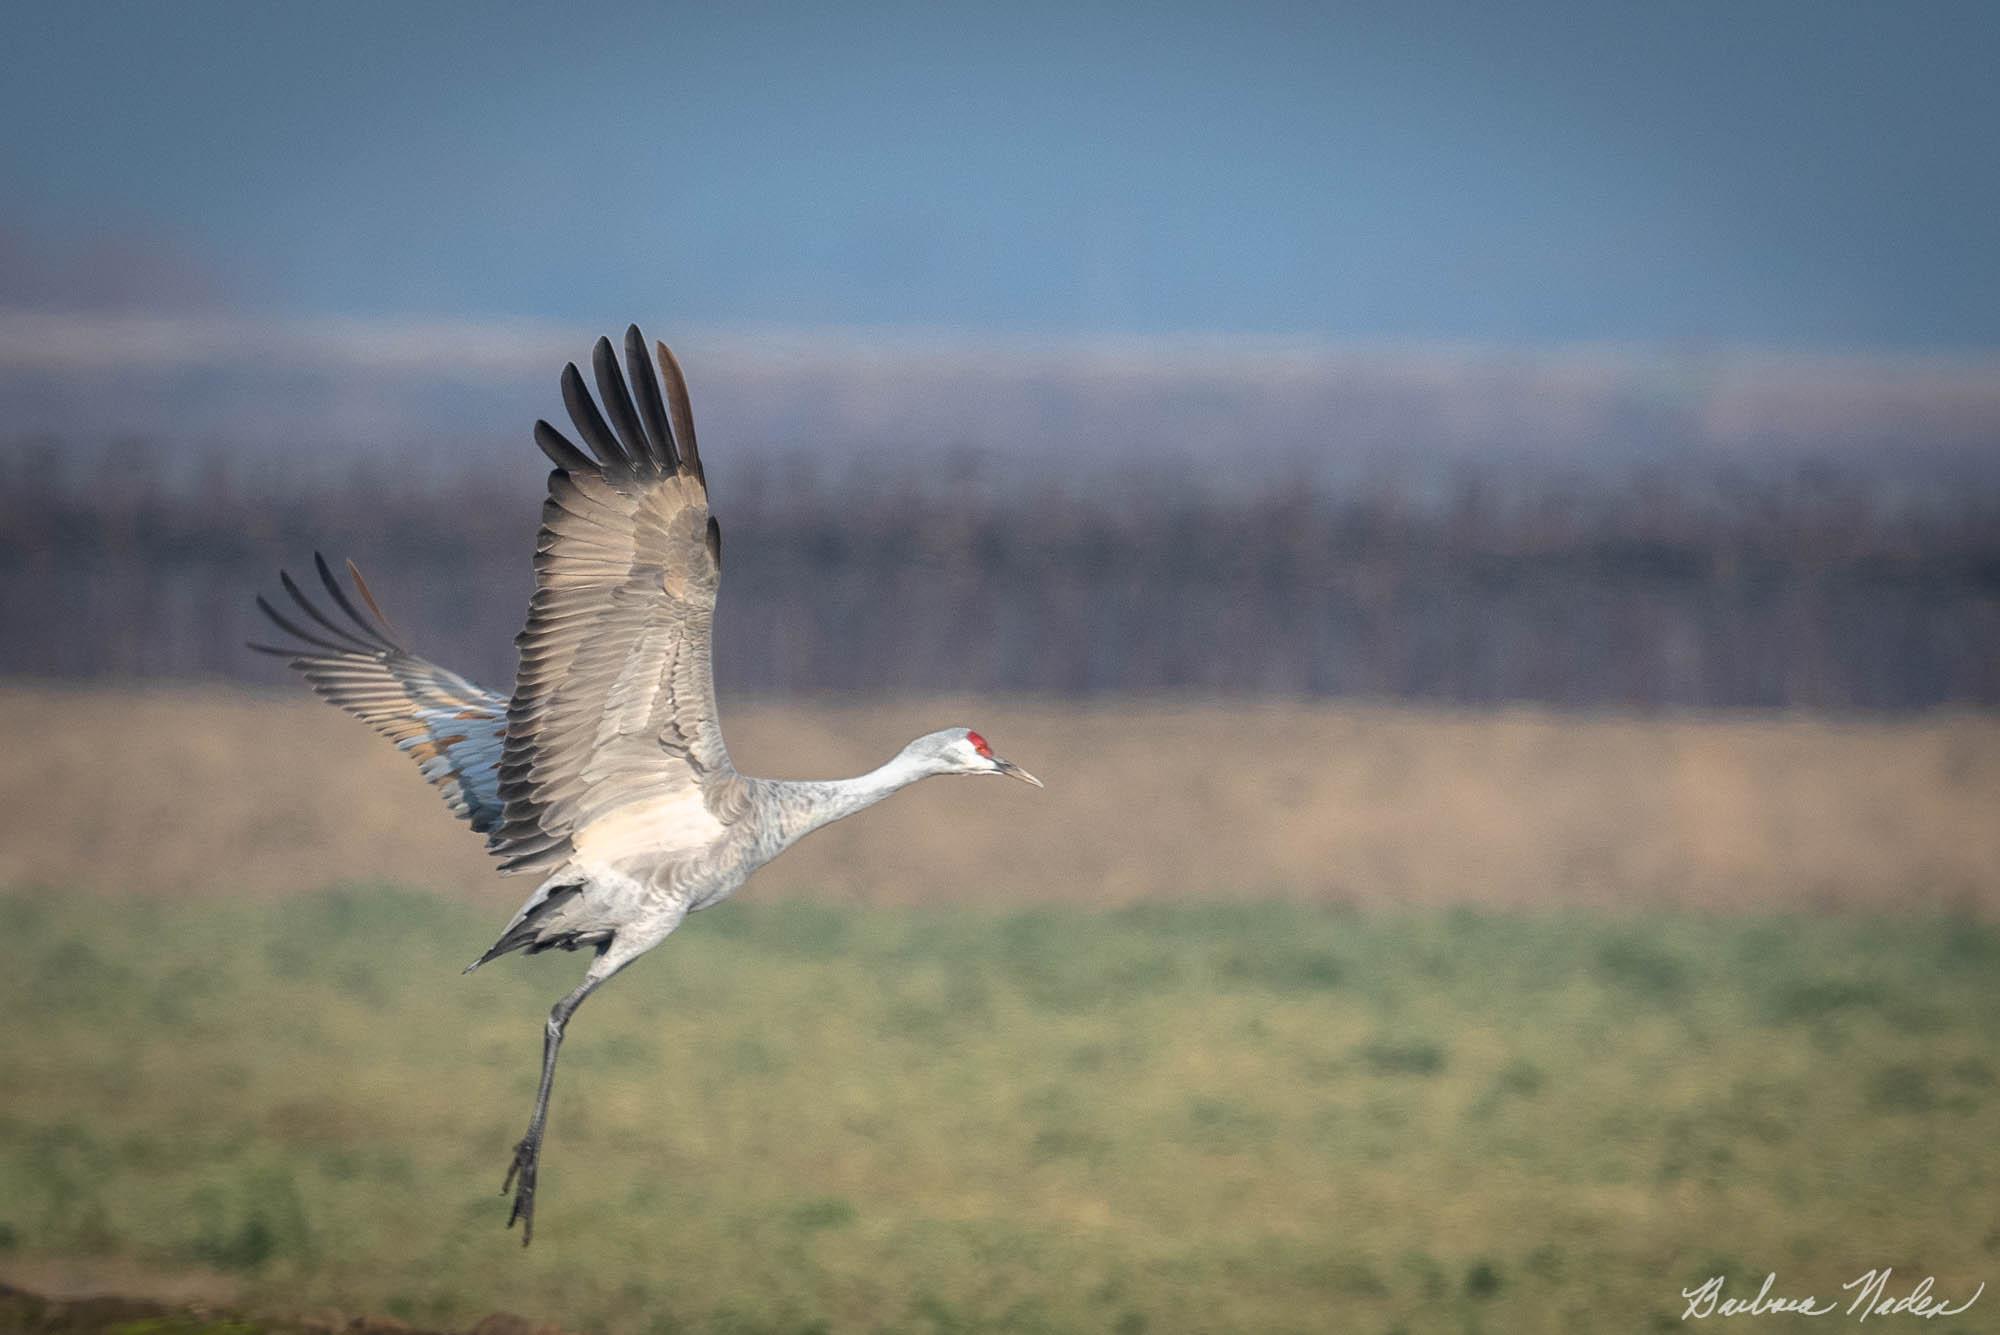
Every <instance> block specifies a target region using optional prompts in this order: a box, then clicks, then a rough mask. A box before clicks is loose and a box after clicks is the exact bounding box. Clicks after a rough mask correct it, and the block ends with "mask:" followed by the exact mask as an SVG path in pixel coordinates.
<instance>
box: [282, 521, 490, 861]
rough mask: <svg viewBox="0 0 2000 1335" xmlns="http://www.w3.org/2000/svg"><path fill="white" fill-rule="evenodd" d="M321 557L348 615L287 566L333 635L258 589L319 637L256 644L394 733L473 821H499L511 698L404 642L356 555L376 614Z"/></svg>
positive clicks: (289, 586) (297, 599)
mask: <svg viewBox="0 0 2000 1335" xmlns="http://www.w3.org/2000/svg"><path fill="white" fill-rule="evenodd" d="M313 564H314V566H315V567H316V568H317V569H318V571H319V577H320V582H321V583H322V584H324V585H325V586H326V590H327V593H328V595H329V597H330V598H331V599H332V600H333V604H334V606H335V608H336V609H337V610H338V611H340V612H341V613H343V614H345V615H346V617H347V618H348V623H347V624H342V623H341V622H339V621H336V620H335V619H334V618H333V617H331V616H329V615H328V614H327V612H326V611H325V609H323V608H322V607H321V606H320V605H319V604H317V603H315V602H314V601H313V600H312V599H311V598H310V597H308V596H307V595H306V593H305V591H304V590H303V589H301V588H300V587H299V585H298V581H296V580H294V579H293V578H292V577H291V575H290V573H289V572H286V571H279V572H278V582H279V583H280V584H281V585H282V586H283V587H284V590H285V592H286V593H287V594H288V595H290V597H291V599H292V601H293V602H294V603H296V604H298V606H299V609H300V610H301V611H303V612H304V613H305V614H306V616H307V618H309V619H310V621H311V622H312V623H313V624H315V625H317V626H319V627H321V628H323V629H324V630H326V631H327V632H328V634H330V635H331V636H333V637H334V638H332V639H329V638H327V637H326V636H323V635H319V634H316V633H312V632H309V631H307V630H305V629H304V628H303V627H302V626H300V625H299V624H297V623H296V622H294V621H292V620H291V619H290V618H289V617H287V616H285V615H283V614H282V613H280V612H279V611H278V610H277V609H276V608H275V607H273V606H272V605H271V604H270V602H269V601H268V600H267V599H265V598H264V597H263V596H262V595H259V596H258V598H257V606H258V607H260V608H262V609H263V611H264V614H265V615H266V616H267V617H269V618H270V619H271V621H272V622H274V623H275V624H276V625H277V627H278V629H280V630H282V631H284V632H285V633H286V634H287V635H290V636H292V637H293V638H294V639H297V640H299V641H301V642H302V643H303V644H305V645H308V646H311V647H310V648H309V649H301V648H299V647H298V646H296V645H294V646H291V647H282V646H276V645H265V644H252V645H251V646H250V647H251V648H252V649H255V650H257V651H258V652H260V653H267V654H275V655H277V656H278V657H280V658H284V659H286V660H287V661H288V662H289V663H290V665H291V666H292V667H293V668H294V669H295V670H297V671H298V672H299V673H300V674H301V675H302V676H304V677H305V679H306V680H307V681H308V682H310V683H311V684H312V688H313V691H314V692H315V693H316V694H318V695H320V696H322V697H324V698H325V699H326V700H328V701H330V702H331V703H333V704H335V705H338V706H339V707H340V708H342V709H344V710H346V711H347V712H348V713H350V714H352V715H354V716H355V717H356V718H358V719H360V720H361V721H362V722H364V723H366V724H367V725H368V726H369V727H371V728H373V729H374V730H375V731H376V732H379V733H381V734H382V735H383V736H384V737H387V738H388V739H389V740H390V741H392V742H394V743H395V744H396V749H397V750H399V751H401V752H403V753H404V754H405V755H407V756H409V757H410V758H411V759H412V760H414V761H416V763H417V768H418V769H419V771H420V772H421V773H422V774H423V776H424V778H425V779H426V780H428V781H429V782H430V784H431V785H432V786H433V787H435V788H436V789H437V790H438V795H439V796H441V797H442V798H444V800H445V804H446V805H447V806H449V807H450V808H451V809H452V811H453V812H454V813H456V814H457V815H458V816H459V817H460V818H461V819H462V820H465V821H466V822H468V823H469V824H470V825H471V826H472V828H473V829H475V830H477V831H479V832H480V833H481V834H490V833H491V832H492V831H494V830H496V829H498V828H499V826H500V821H501V816H502V813H503V807H502V803H501V800H500V760H501V754H502V750H503V747H504V745H505V742H506V733H507V701H506V699H505V698H504V697H502V696H500V695H498V694H495V693H494V692H492V691H489V690H486V689H485V688H483V687H480V686H475V685H474V684H473V683H471V682H469V681H467V680H466V679H465V678H464V677H461V676H459V675H458V674H457V673H456V672H452V671H449V670H447V669H445V668H442V667H439V666H438V665H437V664H436V663H433V662H431V661H429V660H428V659H423V658H418V657H417V656H416V655H415V654H412V653H410V652H409V651H408V650H407V649H405V648H403V647H402V645H400V644H398V643H397V642H396V640H395V638H394V636H393V634H392V632H391V631H390V628H389V623H388V618H387V617H384V616H383V615H382V611H381V608H380V607H379V606H378V605H377V603H376V601H375V596H374V595H373V594H372V593H371V592H369V589H368V585H367V583H366V581H364V580H363V579H362V578H361V572H360V571H359V570H357V569H355V567H354V564H353V562H349V563H348V566H347V573H348V576H349V578H350V579H352V580H353V582H354V590H355V592H356V593H357V594H359V595H360V597H361V601H362V603H363V604H365V605H366V606H367V608H368V610H369V611H370V612H372V613H373V614H374V616H373V618H372V619H371V618H369V617H366V616H363V615H362V613H361V611H360V609H359V608H357V607H356V606H355V605H354V603H353V601H352V600H351V599H349V598H348V596H347V592H346V590H344V589H342V588H341V587H340V582H339V581H338V580H336V579H335V578H334V575H333V570H332V568H331V567H329V566H328V565H327V563H326V558H325V557H323V556H321V555H319V554H318V553H314V554H313Z"/></svg>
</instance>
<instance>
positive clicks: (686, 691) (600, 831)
mask: <svg viewBox="0 0 2000 1335" xmlns="http://www.w3.org/2000/svg"><path fill="white" fill-rule="evenodd" d="M645 348H646V345H645V340H644V339H643V338H642V337H641V336H640V334H639V330H638V327H637V326H633V327H632V328H630V329H628V330H627V331H626V335H625V347H624V353H625V358H624V363H625V364H624V367H623V370H622V372H621V368H620V366H619V360H618V357H617V355H616V354H615V353H614V351H613V349H612V346H611V343H610V341H609V340H608V339H599V340H598V342H597V346H596V349H595V350H594V354H593V356H592V358H591V369H592V376H593V379H594V380H595V382H596V385H597V391H598V397H599V399H600V400H601V401H602V411H600V408H599V403H598V401H595V400H593V399H592V397H591V395H590V391H589V389H588V388H587V387H586V386H585V384H584V381H583V376H582V374H581V373H580V372H579V371H578V370H577V368H576V366H575V365H574V364H571V365H570V366H568V367H565V368H564V371H563V374H562V381H561V385H562V395H563V401H564V405H565V407H566V408H567V409H568V412H569V417H570V421H571V423H572V424H573V426H574V427H575V430H576V432H577V434H578V436H580V437H581V438H582V441H583V446H582V447H579V446H578V445H576V444H574V443H572V442H571V441H570V440H569V438H568V437H566V436H564V435H563V434H562V433H561V432H559V431H558V430H556V428H555V427H553V426H551V425H549V424H548V423H547V422H545V421H541V422H536V423H535V430H534V436H535V443H536V444H537V445H538V446H540V447H541V450H542V452H543V453H544V454H546V455H547V456H548V457H549V460H550V462H551V463H553V464H554V465H555V468H554V471H553V472H551V473H550V474H549V484H548V498H547V499H546V500H545V501H544V502H543V504H542V522H541V531H540V534H539V535H538V537H537V540H536V544H535V592H534V597H533V599H532V600H531V601H530V603H529V610H528V622H527V625H526V626H525V627H524V628H523V629H522V631H521V633H520V635H518V636H517V637H516V639H515V643H516V645H517V646H518V648H519V650H520V666H519V669H518V672H517V675H516V678H515V683H514V692H513V695H512V697H511V698H503V697H501V696H499V695H497V694H496V693H494V692H491V691H487V690H484V689H482V688H481V687H478V686H475V685H473V684H472V683H471V682H469V681H467V680H466V679H465V678H463V677H460V676H458V675H457V674H456V673H453V672H449V671H446V670H445V669H443V668H440V667H438V666H437V665H436V664H434V663H431V662H428V661H427V660H425V659H422V658H419V657H417V656H416V655H414V654H412V653H410V652H409V651H408V650H407V649H405V648H404V647H403V646H402V644H401V643H400V642H399V641H398V640H397V639H396V637H395V635H394V632H393V631H392V630H391V629H390V627H389V624H388V620H387V618H386V617H384V616H383V615H382V612H381V609H380V607H379V606H378V605H377V603H376V601H375V599H374V597H373V595H372V594H371V593H370V591H369V589H368V587H367V585H366V583H365V582H363V581H362V579H361V575H360V572H359V571H358V570H355V569H354V567H353V566H352V564H351V563H350V564H349V566H348V571H349V575H350V578H351V579H352V581H353V584H354V589H355V593H356V594H357V595H358V596H359V598H360V601H361V603H362V604H364V605H365V606H366V608H367V609H368V614H366V615H365V614H364V613H363V612H362V610H361V608H360V607H357V606H356V604H355V602H354V600H353V599H350V598H349V597H348V596H347V593H346V591H345V590H344V589H342V587H341V585H340V583H339V581H337V580H336V579H335V578H334V575H333V572H332V570H331V568H330V567H329V566H328V565H327V563H326V561H325V560H324V559H323V558H320V557H317V556H315V558H314V563H315V567H316V569H317V572H318V575H319V578H320V582H321V584H322V586H323V587H324V590H325V592H326V595H327V597H328V598H329V599H330V600H331V602H332V605H333V609H334V613H333V614H330V613H329V612H327V611H326V610H324V609H323V608H322V607H321V606H320V605H317V604H315V603H314V602H313V601H312V600H311V599H310V598H308V597H307V596H306V594H305V593H304V591H303V590H301V589H300V588H299V586H298V585H297V583H295V582H294V581H293V580H292V578H291V577H290V576H289V575H286V574H282V573H281V575H280V581H281V583H282V585H283V587H284V590H285V593H286V595H287V596H288V597H289V598H290V599H291V600H292V602H293V603H294V604H296V606H297V607H298V609H299V610H300V611H301V612H302V613H303V614H304V615H305V617H306V618H307V619H308V620H309V621H310V622H311V623H312V626H313V628H312V629H310V630H309V629H307V628H306V627H304V626H302V625H300V624H299V623H298V622H296V621H294V620H292V619H290V618H289V617H287V616H285V615H284V614H283V613H280V612H279V611H278V610H277V608H275V607H274V606H273V605H272V604H271V603H269V602H268V601H266V600H265V599H264V598H262V597H259V598H258V600H257V603H258V606H259V607H260V608H262V609H263V611H264V612H265V613H266V614H267V615H268V616H269V617H270V618H271V620H272V621H274V622H275V623H276V624H277V625H278V627H279V628H280V629H281V630H283V631H285V632H286V633H287V634H289V635H291V636H293V637H295V638H296V639H298V640H300V641H302V642H303V643H304V644H305V645H306V646H308V647H306V648H298V647H292V648H280V647H273V646H265V645H253V646H252V647H253V648H257V649H260V650H262V651H263V652H266V653H274V654H280V655H283V656H285V657H286V658H288V659H289V660H290V662H291V665H292V666H293V667H294V668H296V669H298V671H299V672H300V673H302V674H303V675H304V676H305V677H306V679H307V680H308V681H310V682H311V683H312V685H313V688H314V690H315V691H317V692H318V693H319V694H321V695H322V696H324V697H326V698H327V699H328V700H330V701H331V702H332V703H334V704H336V705H338V706H340V707H341V708H342V709H345V710H347V711H348V712H349V713H352V714H354V715H356V716H357V717H359V718H361V719H363V720H364V721H366V722H368V723H369V724H370V725H371V726H372V727H374V728H375V729H376V730H377V731H379V732H382V733H383V734H384V735H385V736H387V737H389V738H390V739H391V740H392V741H394V742H395V743H396V745H397V746H398V747H399V748H400V749H402V750H404V751H405V752H406V753H408V754H410V755H411V756H412V757H413V758H414V759H415V760H416V761H417V762H418V764H419V765H420V767H421V768H422V770H423V773H424V776H425V778H427V779H429V780H430V781H431V782H432V783H433V784H434V785H436V786H437V787H438V789H439V791H440V793H441V794H442V795H443V796H444V798H445V800H446V801H447V803H448V804H449V805H450V806H451V808H452V810H453V811H454V812H455V813H456V814H458V815H459V816H460V817H462V818H464V819H465V820H467V821H468V822H469V823H470V824H471V825H472V827H473V828H474V829H475V830H477V831H479V832H481V833H484V834H485V835H486V836H487V847H488V849H489V850H490V851H491V852H492V853H493V854H494V855H495V856H496V857H498V858H500V859H501V869H502V870H503V871H505V872H515V873H518V872H534V873H536V874H537V875H538V876H539V877H540V880H539V882H538V884H537V885H536V887H535V889H534V891H533V892H532V893H531V894H530V895H529V896H528V898H527V900H526V902H524V903H523V904H522V905H521V908H520V911H519V912H517V913H516V914H515V915H514V917H513V919H512V920H511V921H510V922H509V923H508V924H507V926H506V927H505V928H504V929H503V930H502V931H501V933H500V936H499V939H498V940H496V941H495V942H494V943H493V945H492V947H491V948H490V949H488V950H487V951H486V953H485V954H483V955H481V956H480V957H479V958H478V959H477V960H475V961H473V963H472V964H471V965H469V966H467V972H471V970H472V969H476V968H478V967H479V966H480V965H482V964H485V963H487V962H488V961H489V960H492V959H494V958H496V957H498V956H500V955H504V954H507V953H509V952H510V951H516V950H520V951H525V952H527V953H529V954H534V953H537V952H539V951H543V950H548V949H551V948H555V947H561V948H562V949H565V950H575V949H578V948H580V947H589V948H591V949H592V950H594V951H595V952H596V954H595V958H594V959H593V960H592V961H591V964H590V967H589V968H588V969H587V970H586V971H585V973H584V976H583V980H582V982H581V983H579V984H578V986H577V987H576V988H575V989H574V990H572V991H571V992H570V993H569V994H568V995H567V996H565V997H564V998H563V999H562V1000H561V1001H558V1002H557V1003H556V1004H555V1007H554V1008H553V1009H552V1010H551V1011H550V1012H549V1020H548V1024H547V1026H546V1029H545V1035H544V1041H543V1056H542V1079H541V1085H540V1088H539V1090H538V1091H537V1095H536V1099H535V1109H534V1113H533V1115H532V1116H531V1118H530V1119H529V1123H528V1132H527V1134H526V1135H525V1136H524V1137H522V1139H521V1141H520V1143H519V1144H518V1145H517V1146H515V1150H514V1159H513V1163H512V1165H511V1166H510V1167H509V1169H508V1172H507V1179H506V1182H505V1183H503V1185H502V1187H501V1191H502V1193H503V1194H505V1193H506V1192H508V1191H510V1190H511V1191H513V1193H514V1204H513V1209H512V1211H511V1213H510V1215H509V1217H508V1224H509V1226H510V1227H511V1226H512V1225H513V1223H514V1222H515V1221H516V1220H519V1221H520V1222H521V1223H522V1225H523V1227H522V1235H521V1241H522V1243H523V1244H524V1245H525V1244H526V1243H528V1242H529V1241H530V1240H532V1238H533V1236H534V1204H535V1190H536V1176H537V1168H538V1163H539V1157H540V1150H541V1143H542V1137H543V1133H544V1130H545V1127H546V1123H547V1116H548V1099H549V1090H550V1087H551V1085H552V1083H553V1081H554V1078H555V1065H556V1054H557V1050H558V1049H559V1047H560V1046H561V1043H562V1037H563V1031H564V1028H565V1026H566V1025H567V1023H568V1021H569V1018H570V1016H571V1015H572V1014H574V1012H575V1011H576V1008H577V1007H578V1006H579V1005H581V1004H582V1002H583V1000H584V998H585V997H587V996H589V995H590V993H591V992H592V991H594V990H595V989H596V988H598V987H599V986H601V985H602V984H603V983H604V982H605V980H606V979H608V978H610V977H611V976H612V975H613V974H615V973H617V972H618V971H619V970H620V969H622V968H624V967H625V966H626V965H627V964H629V963H631V962H632V961H633V960H634V959H636V958H638V957H639V956H640V955H643V954H645V953H646V952H647V951H649V950H651V949H652V948H653V947H655V946H657V945H659V944H660V942H662V941H664V940H666V938H667V937H668V936H669V935H670V934H671V933H672V932H673V931H674V929H675V928H676V927H678V926H679V925H680V924H681V922H682V920H683V919H685V918H686V916H687V915H688V914H689V913H692V912H695V911H697V910H699V909H704V908H708V907H710V906H711V905H714V904H717V903H720V902H721V901H722V900H724V899H726V898H728V896H729V895H731V894H732V893H734V892H735V890H736V889H737V887H738V886H740V885H742V884H743V882H744V881H745V880H746V879H748V878H749V876H750V874H751V873H752V872H754V871H756V870H757V868H759V867H761V866H763V865H764V864H765V863H766V862H769V861H770V860H771V859H772V858H774V857H776V856H777V855H778V854H779V853H782V852H783V851H784V850H785V849H786V848H788V847H789V846H791V845H792V844H793V843H795V842H797V841H798V840H799V839H802V838H804V837H805V836H806V835H808V834H810V833H812V831H814V830H816V829H819V828H820V827H821V826H823V825H826V824H829V823H830V822H832V821H836V820H839V819H841V818H842V817H844V816H849V815H852V814H854V813H855V812H857V811H860V810H862V809H864V808H866V807H868V806H871V805H873V804H874V803H876V802H879V801H881V800H882V799H883V798H885V797H887V796H889V794H891V793H893V792H895V791H896V790H898V789H900V788H903V787H905V786H906V785H908V784H911V783H914V782H916V781H917V780H919V779H923V778H927V777H929V776H931V775H936V774H999V775H1007V776H1010V777H1013V778H1018V779H1021V780H1023V781H1025V782H1028V783H1031V784H1034V785H1035V786H1037V787H1040V786H1041V782H1040V780H1038V779H1036V778H1035V777H1034V776H1033V775H1031V774H1029V773H1028V772H1027V771H1025V770H1023V769H1021V768H1020V767H1019V766H1017V765H1014V764H1012V763H1011V762H1009V761H1006V760H1004V759H1002V758H1000V757H999V756H996V755H994V754H993V752H992V749H991V748H990V747H989V746H988V745H987V744H986V742H985V739H983V738H982V737H980V736H979V734H978V733H976V732H972V731H970V730H969V729H966V728H946V729H943V730H942V731H939V732H934V733H930V734H928V735H926V736H923V737H919V738H917V739H916V740H915V741H913V742H911V743H910V744H909V745H908V746H906V747H904V748H903V750H902V751H901V752H900V753H898V754H897V755H896V756H895V757H894V758H893V759H891V760H889V761H888V762H887V763H886V764H884V765H882V766H880V767H879V768H877V769H875V770H872V771H870V772H869V773H867V774H864V775H861V776H859V777H857V778H852V779H839V780H830V781H821V782H798V781H790V780H777V779H758V778H752V777H750V776H748V775H744V774H739V773H738V772H737V770H736V767H735V766H734V765H733V764H731V763H730V759H729V751H728V748H727V747H726V746H724V744H723V740H722V731H721V728H720V726H719V724H718V722H717V719H716V710H715V688H714V682H713V679H712V677H711V675H710V667H709V661H710V644H711V636H712V624H713V618H714V612H715V601H716V593H717V590H718V588H719V586H720V581H721V567H722V537H721V530H720V529H719V527H718V526H717V524H716V522H715V519H714V518H713V516H711V515H710V514H709V511H708V488H707V482H706V479H705V477H704V475H703V471H702V465H701V455H700V451H699V448H698V447H697V445H696V442H695V432H694V414H693V412H692V410H691V408H690V406H689V403H688V397H687V388H686V384H685V381H684V379H683V377H682V375H681V369H680V365H679V363H677V362H676V361H675V360H674V356H673V354H672V353H671V352H669V351H668V350H667V347H666V345H665V344H664V343H662V344H657V345H656V349H655V350H656V355H657V359H658V368H659V378H658V379H656V378H655V376H654V373H653V366H652V365H651V364H650V363H649V362H648V359H647V357H646V351H645ZM628 375H629V381H628V379H627V376H628ZM663 383H664V389H665V393H664V396H663V394H662V384H663ZM635 391H636V394H635ZM342 618H344V620H343V619H342Z"/></svg>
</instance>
